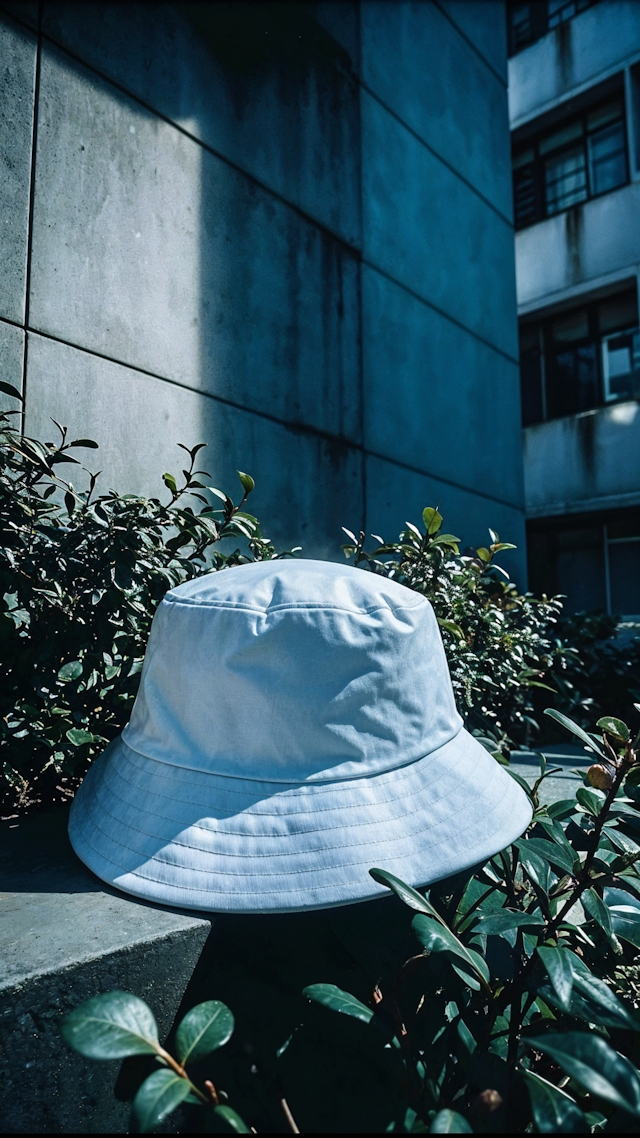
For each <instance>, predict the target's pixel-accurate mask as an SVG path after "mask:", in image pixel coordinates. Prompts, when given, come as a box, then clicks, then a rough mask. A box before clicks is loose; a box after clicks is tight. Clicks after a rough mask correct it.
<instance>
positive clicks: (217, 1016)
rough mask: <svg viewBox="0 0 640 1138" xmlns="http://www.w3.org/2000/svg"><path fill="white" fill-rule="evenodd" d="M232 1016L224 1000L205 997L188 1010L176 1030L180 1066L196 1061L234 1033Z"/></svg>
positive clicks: (220, 1045) (219, 1045)
mask: <svg viewBox="0 0 640 1138" xmlns="http://www.w3.org/2000/svg"><path fill="white" fill-rule="evenodd" d="M233 1028H234V1022H233V1016H232V1014H231V1012H230V1011H229V1009H228V1007H227V1006H226V1004H222V1003H220V1001H219V1000H208V1001H207V1002H206V1003H204V1004H198V1005H197V1006H196V1007H195V1008H192V1009H191V1011H190V1012H187V1014H186V1016H185V1017H184V1019H183V1020H182V1022H181V1023H180V1026H179V1028H178V1030H177V1031H176V1051H177V1054H178V1059H179V1060H180V1063H181V1064H182V1066H183V1067H186V1066H187V1064H188V1063H198V1062H199V1061H200V1059H204V1057H205V1056H206V1055H209V1054H210V1053H211V1052H212V1051H215V1050H216V1048H218V1047H222V1045H223V1044H224V1043H226V1042H227V1040H228V1039H230V1038H231V1036H232V1034H233Z"/></svg>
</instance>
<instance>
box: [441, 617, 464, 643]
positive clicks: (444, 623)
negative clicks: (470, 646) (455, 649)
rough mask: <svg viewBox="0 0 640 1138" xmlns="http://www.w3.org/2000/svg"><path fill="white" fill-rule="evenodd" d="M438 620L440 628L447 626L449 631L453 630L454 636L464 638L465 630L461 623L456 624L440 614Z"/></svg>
mask: <svg viewBox="0 0 640 1138" xmlns="http://www.w3.org/2000/svg"><path fill="white" fill-rule="evenodd" d="M437 620H438V624H439V625H440V628H446V630H447V632H452V633H453V635H454V636H457V638H458V640H464V632H463V631H462V629H461V628H460V625H459V624H454V622H453V621H452V620H443V619H442V617H440V616H439V617H438V618H437Z"/></svg>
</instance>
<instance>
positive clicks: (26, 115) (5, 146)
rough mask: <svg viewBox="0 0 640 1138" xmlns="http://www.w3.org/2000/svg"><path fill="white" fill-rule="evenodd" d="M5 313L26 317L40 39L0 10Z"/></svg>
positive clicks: (0, 307)
mask: <svg viewBox="0 0 640 1138" xmlns="http://www.w3.org/2000/svg"><path fill="white" fill-rule="evenodd" d="M0 61H1V63H0V263H1V264H2V272H1V273H0V317H2V316H6V317H7V318H8V319H9V320H15V321H16V322H18V323H22V322H23V321H24V313H25V288H26V275H27V242H28V227H29V184H30V181H31V139H32V131H33V99H34V88H35V74H36V39H35V36H33V35H32V34H31V32H29V31H28V30H27V29H26V28H24V27H21V26H20V25H19V24H17V23H15V22H14V21H13V20H11V19H10V18H9V17H8V16H3V15H2V14H0Z"/></svg>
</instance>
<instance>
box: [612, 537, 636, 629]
mask: <svg viewBox="0 0 640 1138" xmlns="http://www.w3.org/2000/svg"><path fill="white" fill-rule="evenodd" d="M609 574H610V582H611V611H612V612H614V613H617V614H619V615H620V616H638V615H640V541H625V542H620V544H619V545H618V544H617V543H615V544H610V545H609Z"/></svg>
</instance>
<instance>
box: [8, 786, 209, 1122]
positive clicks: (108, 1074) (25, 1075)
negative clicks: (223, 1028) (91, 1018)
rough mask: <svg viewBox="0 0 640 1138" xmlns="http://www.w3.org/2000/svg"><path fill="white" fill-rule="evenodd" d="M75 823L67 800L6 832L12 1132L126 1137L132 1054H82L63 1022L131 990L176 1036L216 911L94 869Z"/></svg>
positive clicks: (163, 1031) (162, 1027) (163, 1033)
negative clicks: (64, 1033)
mask: <svg viewBox="0 0 640 1138" xmlns="http://www.w3.org/2000/svg"><path fill="white" fill-rule="evenodd" d="M67 820H68V809H67V808H60V809H59V810H56V811H55V812H52V813H50V814H44V813H36V814H33V815H30V816H28V817H26V818H23V819H21V820H16V821H15V822H13V821H11V820H9V821H5V822H4V823H3V825H2V828H1V830H0V890H2V892H1V893H0V1054H1V1055H2V1059H3V1078H2V1081H1V1082H0V1130H1V1131H2V1133H18V1134H29V1133H39V1134H59V1133H67V1134H81V1133H92V1134H109V1133H126V1132H127V1128H128V1117H129V1103H127V1102H122V1101H119V1100H118V1099H117V1098H116V1097H114V1086H115V1083H116V1079H117V1078H118V1074H119V1071H120V1068H121V1063H120V1061H114V1062H109V1063H98V1062H95V1061H94V1060H91V1059H84V1058H83V1057H82V1056H81V1055H78V1054H76V1053H75V1052H74V1051H71V1049H70V1048H68V1047H67V1046H66V1044H65V1043H64V1042H63V1041H62V1037H61V1035H60V1021H61V1019H62V1017H63V1015H65V1014H66V1013H67V1012H69V1011H71V1009H72V1008H74V1007H77V1005H78V1004H80V1003H81V1002H82V1001H83V1000H85V999H88V998H89V997H90V996H95V995H97V994H98V993H100V992H108V991H111V990H112V989H114V988H122V989H124V990H125V991H129V992H133V993H135V994H136V995H137V996H140V997H141V998H142V999H143V1000H146V1001H147V1003H148V1004H149V1006H150V1007H151V1009H152V1011H153V1013H154V1015H155V1017H156V1020H157V1022H158V1028H159V1031H160V1038H161V1039H165V1038H166V1036H167V1035H168V1034H169V1031H170V1028H171V1026H172V1023H173V1020H174V1018H175V1015H176V1012H177V1010H178V1007H179V1005H180V1002H181V999H182V997H183V995H184V992H185V989H186V987H187V984H188V983H189V980H190V979H191V976H192V974H193V970H194V968H195V966H196V964H197V962H198V959H199V957H200V954H201V952H202V950H203V947H204V945H205V942H206V941H207V938H208V936H209V933H210V931H211V918H210V917H209V916H206V915H204V914H202V915H201V914H193V913H185V912H180V911H177V910H174V909H172V910H169V909H163V908H161V907H159V906H156V905H150V904H145V903H143V902H139V901H135V900H134V899H133V898H128V897H126V896H125V895H124V894H120V893H117V892H116V890H114V889H111V888H110V887H109V886H107V885H105V884H104V883H103V882H102V881H100V880H99V879H98V878H97V877H94V875H93V874H92V873H91V872H90V871H89V870H88V869H86V868H85V866H84V865H83V864H82V863H81V862H80V861H79V860H78V858H77V857H76V855H75V854H74V852H73V850H72V848H71V845H70V842H69V839H68V837H67Z"/></svg>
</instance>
